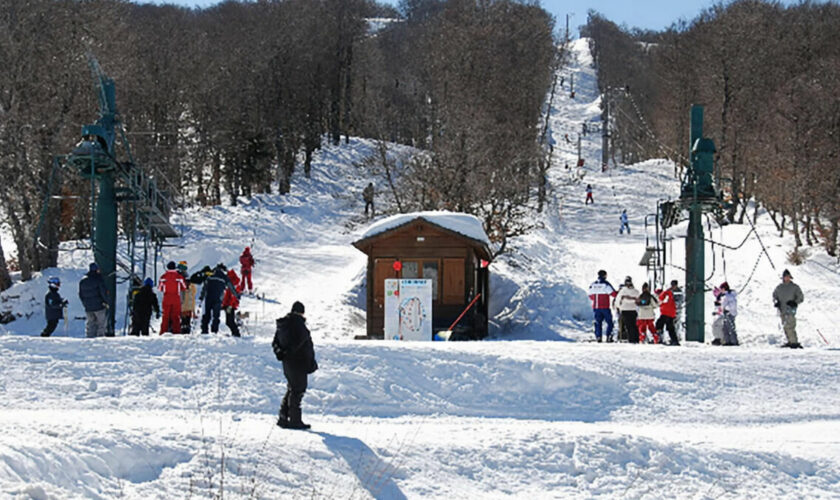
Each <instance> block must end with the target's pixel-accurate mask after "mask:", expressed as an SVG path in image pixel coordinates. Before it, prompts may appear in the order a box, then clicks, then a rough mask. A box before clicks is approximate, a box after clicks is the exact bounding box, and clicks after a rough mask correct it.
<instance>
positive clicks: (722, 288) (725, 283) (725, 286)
mask: <svg viewBox="0 0 840 500" xmlns="http://www.w3.org/2000/svg"><path fill="white" fill-rule="evenodd" d="M720 288H721V290H729V289H730V288H729V283H727V282H726V281H724V282H723V283H721V284H720Z"/></svg>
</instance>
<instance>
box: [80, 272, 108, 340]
mask: <svg viewBox="0 0 840 500" xmlns="http://www.w3.org/2000/svg"><path fill="white" fill-rule="evenodd" d="M79 300H80V301H81V302H82V305H83V306H84V307H85V316H86V321H85V337H87V338H93V337H104V336H106V335H107V334H108V291H107V290H105V280H104V279H102V273H101V272H100V271H99V266H98V265H97V264H96V262H91V264H90V267H88V273H87V274H86V275H85V277H84V278H82V279H81V281H79Z"/></svg>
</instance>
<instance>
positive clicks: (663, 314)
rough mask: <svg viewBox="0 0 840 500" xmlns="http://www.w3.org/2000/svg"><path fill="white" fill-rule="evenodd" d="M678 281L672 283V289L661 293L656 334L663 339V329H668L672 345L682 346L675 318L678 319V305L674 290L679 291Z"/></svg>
mask: <svg viewBox="0 0 840 500" xmlns="http://www.w3.org/2000/svg"><path fill="white" fill-rule="evenodd" d="M678 288H679V286H678V283H677V280H674V281H672V282H671V288H668V289H666V290H665V291H661V290H660V291H659V319H657V320H656V332H657V333H658V334H659V338H663V337H662V329H663V327H665V328H667V329H668V337H670V339H671V341H670V345H680V340H679V339H678V338H677V331H676V329H675V328H674V318H676V317H677V303H676V301H675V300H674V290H676V289H678Z"/></svg>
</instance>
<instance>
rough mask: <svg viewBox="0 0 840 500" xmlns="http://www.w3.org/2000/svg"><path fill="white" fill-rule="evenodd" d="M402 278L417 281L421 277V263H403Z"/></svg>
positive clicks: (408, 261) (409, 261)
mask: <svg viewBox="0 0 840 500" xmlns="http://www.w3.org/2000/svg"><path fill="white" fill-rule="evenodd" d="M402 277H403V278H406V279H415V278H419V277H420V263H419V262H416V261H411V260H407V261H405V262H403V267H402Z"/></svg>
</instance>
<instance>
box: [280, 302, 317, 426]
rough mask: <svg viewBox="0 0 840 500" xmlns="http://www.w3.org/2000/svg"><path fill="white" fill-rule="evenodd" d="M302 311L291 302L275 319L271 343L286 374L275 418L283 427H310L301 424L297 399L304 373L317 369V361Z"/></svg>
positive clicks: (305, 382) (301, 393) (303, 382)
mask: <svg viewBox="0 0 840 500" xmlns="http://www.w3.org/2000/svg"><path fill="white" fill-rule="evenodd" d="M304 312H305V308H304V307H303V304H302V303H300V302H295V303H294V304H292V311H291V312H290V313H289V314H287V315H286V316H285V317H283V318H280V319H278V320H277V330H276V331H275V333H274V340H273V341H272V343H271V347H272V348H273V349H274V355H275V356H276V357H277V359H278V360H279V361H282V362H283V374H284V375H285V376H286V383H287V386H286V394H285V396H283V403H282V405H281V406H280V411H279V412H278V413H279V415H278V419H277V425H279V426H280V427H283V428H285V429H309V428H310V427H311V426H310V425H309V424H305V423H303V420H302V418H301V409H300V402H301V400H302V399H303V393H304V392H306V386H307V376H308V375H309V374H310V373H314V372H315V370H317V369H318V363H317V362H316V361H315V349H314V347H313V345H312V336H311V335H310V333H309V329H308V328H307V327H306V317H305V316H304Z"/></svg>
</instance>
